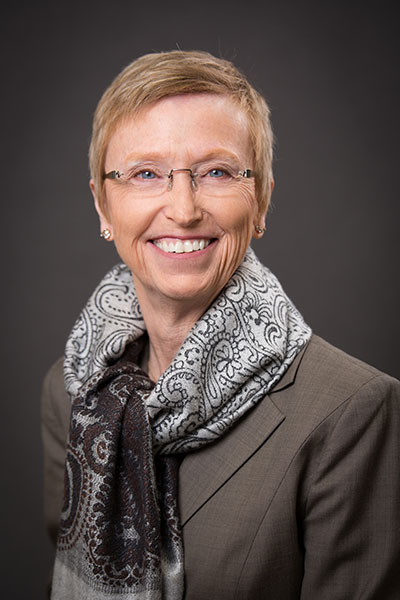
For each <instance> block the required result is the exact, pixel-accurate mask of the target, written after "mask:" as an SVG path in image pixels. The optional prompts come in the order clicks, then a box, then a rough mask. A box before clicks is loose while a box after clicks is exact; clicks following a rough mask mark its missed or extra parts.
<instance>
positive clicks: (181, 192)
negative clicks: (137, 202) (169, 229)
mask: <svg viewBox="0 0 400 600" xmlns="http://www.w3.org/2000/svg"><path fill="white" fill-rule="evenodd" d="M196 196H197V194H196V184H195V181H194V179H193V178H192V171H191V169H174V170H173V171H171V178H170V183H169V186H168V192H167V194H166V200H167V205H166V209H165V214H166V216H167V218H169V219H172V220H173V221H175V222H176V223H177V224H179V225H181V226H182V227H190V226H191V225H192V224H193V223H195V222H197V221H199V220H201V218H202V216H203V213H202V210H201V208H200V206H199V204H198V198H197V197H196Z"/></svg>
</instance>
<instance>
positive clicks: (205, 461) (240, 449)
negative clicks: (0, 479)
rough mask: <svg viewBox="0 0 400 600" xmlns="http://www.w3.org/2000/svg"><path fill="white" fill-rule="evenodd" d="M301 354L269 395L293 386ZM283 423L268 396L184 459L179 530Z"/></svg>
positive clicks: (181, 475) (180, 478) (280, 414)
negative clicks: (235, 422) (227, 429)
mask: <svg viewBox="0 0 400 600" xmlns="http://www.w3.org/2000/svg"><path fill="white" fill-rule="evenodd" d="M303 354H304V349H303V350H302V352H300V353H299V354H298V356H297V357H296V358H295V360H294V361H293V363H292V364H291V365H290V367H289V368H288V370H287V371H286V373H285V374H284V376H283V377H282V379H281V380H280V381H279V383H278V384H277V385H276V386H275V387H274V388H273V390H272V391H271V392H270V394H273V393H276V392H278V391H279V390H282V389H284V388H287V387H288V386H289V385H291V384H292V383H293V382H294V379H295V377H296V373H297V370H298V367H299V365H300V362H301V359H302V357H303ZM284 419H285V416H284V415H283V414H282V413H281V412H280V410H279V409H278V408H277V407H276V406H275V404H274V402H273V401H272V400H271V398H270V397H269V395H268V396H266V397H265V398H264V400H262V401H261V402H259V403H258V404H257V405H256V406H255V407H254V408H253V409H251V410H250V411H249V413H248V414H247V415H246V416H245V417H243V418H242V419H241V420H240V421H239V422H238V423H237V424H236V425H235V426H234V427H233V429H232V430H231V431H230V432H229V433H227V434H226V435H225V436H223V437H222V438H220V439H219V440H218V441H217V442H215V443H213V444H210V445H209V446H205V447H204V448H203V449H201V450H197V451H195V452H192V453H190V454H187V455H186V456H185V458H184V460H183V462H182V464H181V467H180V471H179V504H180V515H181V523H182V526H184V525H185V523H187V521H188V520H189V519H190V518H191V517H192V516H193V515H194V514H195V513H196V512H197V511H198V510H200V509H201V507H202V506H203V505H204V504H205V503H206V502H207V500H208V499H209V498H211V496H212V495H213V494H215V493H216V492H217V490H218V489H219V488H220V487H222V486H223V484H224V483H225V482H226V481H227V480H228V479H229V478H230V477H231V476H232V475H233V474H234V473H235V472H236V471H237V470H238V469H240V467H241V466H242V465H243V464H244V463H245V462H246V461H247V460H248V459H249V458H250V456H251V455H252V454H254V453H255V452H256V451H257V449H258V448H259V447H260V446H261V445H262V444H263V443H264V442H265V441H266V440H267V439H268V438H269V437H270V436H271V435H272V434H273V433H274V431H275V430H276V429H277V428H278V427H279V425H280V424H281V423H282V421H284Z"/></svg>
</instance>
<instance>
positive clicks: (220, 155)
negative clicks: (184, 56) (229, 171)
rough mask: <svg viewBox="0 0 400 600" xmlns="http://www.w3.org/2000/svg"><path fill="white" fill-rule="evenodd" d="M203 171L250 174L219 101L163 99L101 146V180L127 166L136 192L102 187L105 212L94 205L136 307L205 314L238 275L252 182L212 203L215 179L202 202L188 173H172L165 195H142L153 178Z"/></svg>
mask: <svg viewBox="0 0 400 600" xmlns="http://www.w3.org/2000/svg"><path fill="white" fill-rule="evenodd" d="M204 163H205V164H206V165H212V166H214V165H215V166H216V167H218V166H220V165H226V164H227V165H229V166H232V167H234V168H237V170H238V171H239V170H244V169H246V168H250V169H251V168H254V165H253V153H252V148H251V145H250V139H249V134H248V124H247V118H246V115H245V114H244V112H243V111H241V110H240V109H239V108H238V107H237V105H236V104H235V103H234V102H233V101H232V100H231V99H230V98H228V97H225V96H221V95H214V94H190V95H182V96H173V97H169V98H165V99H162V100H160V101H158V102H156V103H154V104H152V105H149V106H147V107H145V108H143V109H142V110H141V111H140V112H139V113H138V114H137V115H135V117H134V118H131V119H128V120H125V121H123V122H122V123H121V124H120V125H119V126H118V128H117V129H116V130H115V132H114V133H113V135H112V137H111V139H110V142H109V145H108V148H107V153H106V160H105V171H106V172H109V171H112V170H118V171H122V172H123V173H127V172H131V169H132V167H134V168H135V178H138V180H136V183H138V186H137V187H135V186H132V185H131V184H130V183H121V182H119V181H118V180H109V179H107V180H105V201H104V212H101V211H100V209H99V206H98V203H97V202H96V206H97V210H98V212H99V215H100V221H101V229H105V228H108V229H109V230H110V231H111V233H112V236H113V239H114V241H115V245H116V248H117V250H118V253H119V255H120V256H121V258H122V260H123V261H124V262H125V263H126V265H128V267H129V268H130V269H131V271H132V275H133V279H134V282H135V287H136V290H137V293H138V297H139V301H140V302H141V303H142V302H145V301H150V302H151V301H155V300H161V301H162V302H163V303H164V304H165V302H169V303H171V302H172V303H176V302H177V301H179V304H180V305H182V302H183V303H185V304H186V305H187V306H188V307H191V306H193V308H195V307H197V308H199V309H200V310H205V309H206V308H207V306H208V305H209V304H210V302H212V300H213V299H214V298H215V297H216V296H217V295H218V293H219V292H220V291H221V289H222V288H223V287H224V286H225V284H226V283H227V282H228V280H229V278H230V277H231V275H232V274H233V272H234V271H235V270H236V268H237V267H238V266H239V264H240V262H241V261H242V258H243V256H244V254H245V252H246V249H247V247H248V245H249V243H250V240H251V237H252V234H253V232H254V225H255V224H257V223H259V222H260V218H258V214H257V203H256V199H255V187H254V179H245V178H239V180H238V182H237V183H234V184H233V185H230V186H228V188H229V192H228V193H227V192H225V193H223V194H222V195H221V194H218V195H217V196H216V197H213V195H212V193H211V192H210V190H211V191H212V189H213V184H214V181H215V180H214V181H213V182H212V184H211V187H208V189H207V193H205V192H204V189H203V185H200V186H199V188H198V190H197V191H195V190H194V189H193V187H192V182H191V177H190V174H188V173H187V172H177V173H175V174H174V176H173V185H172V189H170V190H169V191H168V190H167V185H165V187H163V188H162V190H161V191H158V192H157V193H156V194H154V195H152V193H151V192H150V194H149V192H148V188H144V187H143V186H146V185H148V184H149V183H150V185H153V183H152V181H151V180H154V177H156V175H154V174H153V170H158V172H160V173H168V172H169V171H170V170H171V169H186V168H191V169H192V170H193V172H197V171H199V170H201V168H202V167H199V165H202V164H204ZM153 167H154V168H153ZM213 177H215V178H221V177H225V176H224V175H223V173H222V171H221V170H217V171H212V172H210V174H209V175H207V176H206V178H213ZM141 186H142V187H141ZM92 189H93V185H92ZM141 189H145V193H144V194H141ZM261 220H262V219H261ZM182 250H189V251H187V252H186V251H185V252H182Z"/></svg>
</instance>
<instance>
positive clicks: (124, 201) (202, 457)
mask: <svg viewBox="0 0 400 600" xmlns="http://www.w3.org/2000/svg"><path fill="white" fill-rule="evenodd" d="M90 167H91V175H92V179H91V182H90V187H91V190H92V192H93V196H94V200H95V205H96V209H97V212H98V214H99V219H100V231H101V235H102V237H103V238H104V239H105V240H107V241H113V242H114V243H115V245H116V248H117V250H118V253H119V255H120V256H121V259H122V261H123V264H122V265H118V266H116V267H115V268H114V269H112V270H111V271H110V272H109V273H108V274H107V275H106V276H105V278H104V279H103V280H102V282H101V283H100V284H99V286H98V287H97V288H96V290H95V291H94V293H93V295H92V297H91V298H90V299H89V301H88V303H87V305H86V307H85V308H84V310H83V312H82V313H81V315H80V317H79V319H78V321H77V323H76V324H75V327H74V328H73V330H72V333H71V335H70V337H69V339H68V342H67V345H66V351H65V358H64V376H65V387H66V391H65V390H64V383H63V375H62V369H61V366H60V362H59V363H57V364H56V365H55V366H54V367H53V368H52V370H51V371H50V373H49V375H48V377H47V379H46V382H45V388H44V395H43V428H44V429H43V431H44V445H45V473H46V478H45V479H46V501H47V504H46V506H47V509H46V510H47V519H48V524H49V528H50V531H51V532H52V533H53V535H55V532H56V530H57V528H58V519H59V512H60V510H61V497H62V480H63V473H64V461H65V453H66V467H65V492H64V505H63V508H62V510H61V524H60V527H59V532H58V546H57V554H56V561H55V567H54V577H53V591H52V597H53V598H56V599H58V598H79V599H81V598H96V599H106V598H111V597H114V595H115V594H118V597H119V598H127V599H128V598H135V599H139V598H140V599H144V598H146V599H147V598H174V599H175V598H176V599H178V598H179V599H180V598H186V599H190V600H192V599H195V598H196V599H200V598H201V599H206V598H207V599H208V598H215V599H225V598H226V599H232V598H235V599H252V600H255V599H258V598H260V599H261V598H273V599H274V600H275V599H278V598H285V599H295V598H296V599H297V598H302V599H309V600H314V599H315V598H324V599H339V598H346V599H347V598H379V599H381V598H398V597H399V594H400V587H399V568H398V567H399V558H400V554H399V550H400V536H399V535H398V532H399V525H400V511H399V510H398V503H399V497H400V496H399V487H400V484H399V476H398V473H399V467H400V459H399V456H400V453H399V450H400V449H399V404H398V402H399V395H400V394H399V384H398V382H396V381H395V380H393V379H391V378H390V377H388V376H386V375H383V374H381V373H379V372H378V371H376V370H375V369H373V368H372V367H369V366H367V365H365V364H363V363H361V362H359V361H357V360H356V359H353V358H351V357H348V356H346V355H345V354H343V353H342V352H340V351H339V350H337V349H335V348H333V347H331V346H329V345H328V344H327V343H326V342H324V341H322V340H321V339H319V338H317V337H316V336H313V335H312V334H311V330H310V328H309V327H308V325H306V324H305V323H304V321H303V319H302V317H301V315H300V314H299V313H298V311H297V310H296V309H295V307H294V306H293V304H292V303H291V301H290V300H289V298H287V296H286V295H285V293H284V292H283V290H282V288H281V286H280V284H279V282H278V281H277V279H276V278H275V277H274V276H273V275H272V274H271V273H270V272H269V271H268V269H267V268H266V267H264V266H263V265H261V264H260V262H259V261H258V260H257V258H256V256H255V255H254V253H253V251H252V250H250V248H249V244H250V241H251V239H252V238H255V239H259V238H261V237H262V235H263V233H264V228H265V215H266V210H267V208H268V203H269V199H270V194H271V191H272V187H273V180H272V133H271V127H270V122H269V111H268V108H267V105H266V103H265V101H264V100H263V99H262V97H261V96H260V95H259V94H258V93H257V92H256V91H255V90H254V89H253V88H252V87H251V86H250V84H249V83H248V82H247V80H246V79H245V78H244V77H243V75H242V74H241V73H239V72H238V70H237V69H236V68H235V67H234V66H233V65H232V64H230V63H228V62H226V61H224V60H221V59H216V58H214V57H213V56H211V55H209V54H207V53H203V52H181V51H174V52H167V53H161V54H151V55H147V56H143V57H142V58H140V59H138V60H137V61H134V62H133V63H132V64H131V65H129V66H128V67H127V68H126V69H124V71H122V73H121V74H120V75H119V76H118V77H117V78H116V80H115V81H114V82H113V83H112V84H111V86H110V87H109V88H108V90H107V91H106V92H105V94H104V95H103V97H102V99H101V100H100V103H99V105H98V107H97V110H96V114H95V118H94V126H93V137H92V142H91V148H90ZM66 392H68V395H67V393H66ZM71 401H72V402H71ZM71 406H72V412H71ZM70 412H71V420H70V425H69V418H70V417H69V413H70ZM68 429H69V441H68V448H67V451H66V452H65V445H66V440H67V437H68Z"/></svg>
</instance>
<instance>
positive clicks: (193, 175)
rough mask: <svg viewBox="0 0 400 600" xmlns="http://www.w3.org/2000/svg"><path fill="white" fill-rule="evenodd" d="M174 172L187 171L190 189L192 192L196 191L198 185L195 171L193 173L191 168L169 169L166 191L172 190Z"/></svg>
mask: <svg viewBox="0 0 400 600" xmlns="http://www.w3.org/2000/svg"><path fill="white" fill-rule="evenodd" d="M174 173H187V174H188V175H189V176H190V179H191V182H192V190H193V191H194V192H196V191H197V189H198V187H199V186H198V184H197V181H196V173H193V171H192V169H171V170H170V172H169V173H168V187H167V190H168V192H170V191H171V190H172V186H173V184H174Z"/></svg>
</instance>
